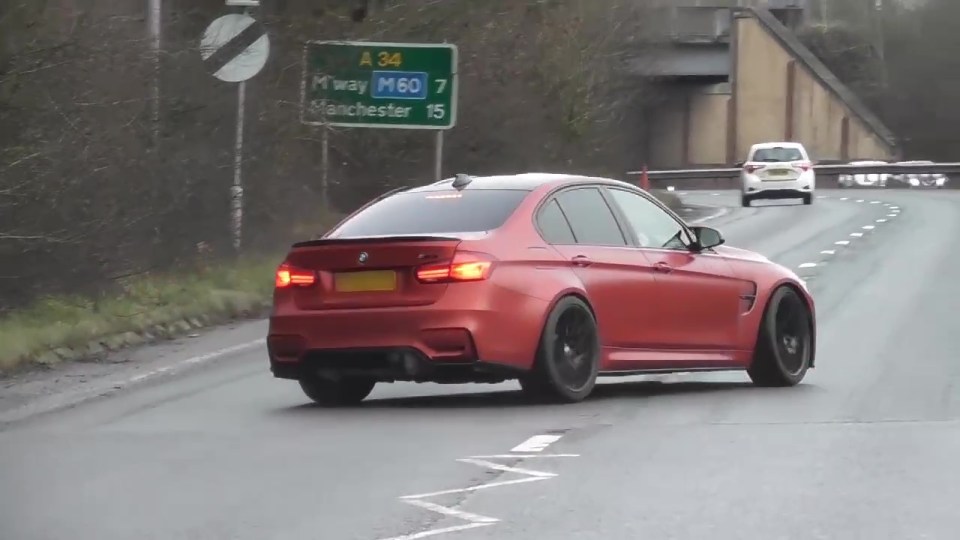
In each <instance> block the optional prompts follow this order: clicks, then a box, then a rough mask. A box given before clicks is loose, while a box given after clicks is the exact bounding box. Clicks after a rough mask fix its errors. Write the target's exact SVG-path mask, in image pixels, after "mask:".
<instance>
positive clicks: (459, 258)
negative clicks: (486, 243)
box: [417, 251, 494, 283]
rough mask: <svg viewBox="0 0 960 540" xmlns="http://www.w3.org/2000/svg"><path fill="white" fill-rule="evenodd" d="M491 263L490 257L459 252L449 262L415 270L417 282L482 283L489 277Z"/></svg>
mask: <svg viewBox="0 0 960 540" xmlns="http://www.w3.org/2000/svg"><path fill="white" fill-rule="evenodd" d="M493 263H494V259H493V257H491V256H490V255H486V254H484V253H469V252H465V251H460V252H457V253H456V254H455V255H454V256H453V260H451V261H449V262H445V263H439V264H426V265H423V266H421V267H419V268H417V281H419V282H421V283H456V282H461V281H482V280H484V279H487V278H489V277H490V272H492V271H493Z"/></svg>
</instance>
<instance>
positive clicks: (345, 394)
mask: <svg viewBox="0 0 960 540" xmlns="http://www.w3.org/2000/svg"><path fill="white" fill-rule="evenodd" d="M376 384H377V381H375V380H373V379H366V378H349V379H340V380H336V381H333V380H330V379H324V378H321V377H316V376H310V377H304V378H301V379H300V388H301V389H303V393H304V394H306V395H307V397H308V398H310V399H312V400H313V401H314V403H316V404H318V405H323V406H325V407H339V406H344V405H357V404H359V403H360V402H361V401H363V400H364V399H366V398H367V396H369V395H370V392H372V391H373V387H374V386H376Z"/></svg>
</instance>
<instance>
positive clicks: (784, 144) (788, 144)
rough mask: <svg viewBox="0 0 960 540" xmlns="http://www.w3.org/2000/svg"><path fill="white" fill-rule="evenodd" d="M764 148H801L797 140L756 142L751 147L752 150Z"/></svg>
mask: <svg viewBox="0 0 960 540" xmlns="http://www.w3.org/2000/svg"><path fill="white" fill-rule="evenodd" d="M765 148H798V149H799V148H803V145H802V144H801V143H798V142H763V143H757V144H755V145H753V147H751V149H752V150H761V149H765Z"/></svg>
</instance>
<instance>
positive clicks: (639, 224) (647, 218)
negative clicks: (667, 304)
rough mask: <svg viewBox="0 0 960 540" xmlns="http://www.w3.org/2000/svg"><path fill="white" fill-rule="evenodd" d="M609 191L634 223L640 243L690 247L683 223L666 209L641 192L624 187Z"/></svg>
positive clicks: (633, 226) (646, 245) (667, 246)
mask: <svg viewBox="0 0 960 540" xmlns="http://www.w3.org/2000/svg"><path fill="white" fill-rule="evenodd" d="M609 191H610V195H611V196H612V197H613V200H614V202H616V204H617V206H619V207H620V210H621V211H622V212H623V215H624V217H626V219H627V222H628V223H629V224H630V228H631V230H633V232H634V234H635V235H636V237H637V241H638V242H639V243H640V246H642V247H651V248H665V249H687V246H686V244H685V242H684V240H685V238H684V235H685V233H684V232H683V231H684V228H683V226H682V225H680V223H679V222H678V221H677V220H675V219H674V218H673V217H672V216H671V215H670V214H668V213H666V212H664V211H663V209H662V208H660V207H659V206H657V205H656V204H654V203H653V202H652V201H650V200H648V199H647V198H646V197H644V196H642V195H639V194H637V193H631V192H629V191H625V190H622V189H611V190H609Z"/></svg>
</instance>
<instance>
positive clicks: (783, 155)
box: [751, 147, 803, 163]
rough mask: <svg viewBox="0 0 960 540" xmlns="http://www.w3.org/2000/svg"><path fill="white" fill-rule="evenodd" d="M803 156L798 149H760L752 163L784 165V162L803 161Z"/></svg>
mask: <svg viewBox="0 0 960 540" xmlns="http://www.w3.org/2000/svg"><path fill="white" fill-rule="evenodd" d="M802 160H803V154H801V153H800V150H798V149H797V148H779V147H778V148H758V149H757V151H756V152H755V153H754V154H753V159H752V160H751V161H764V162H768V163H782V162H784V161H802Z"/></svg>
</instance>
